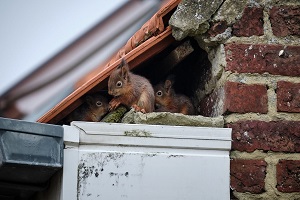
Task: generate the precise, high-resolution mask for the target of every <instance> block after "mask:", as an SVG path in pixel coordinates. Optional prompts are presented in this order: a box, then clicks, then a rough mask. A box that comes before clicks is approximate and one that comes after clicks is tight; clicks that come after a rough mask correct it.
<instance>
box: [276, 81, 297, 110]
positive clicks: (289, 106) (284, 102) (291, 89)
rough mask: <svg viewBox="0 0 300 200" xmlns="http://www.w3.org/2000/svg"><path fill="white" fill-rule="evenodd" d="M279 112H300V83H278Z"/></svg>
mask: <svg viewBox="0 0 300 200" xmlns="http://www.w3.org/2000/svg"><path fill="white" fill-rule="evenodd" d="M276 93H277V111H283V112H300V83H291V82H286V81H279V82H278V83H277V90H276Z"/></svg>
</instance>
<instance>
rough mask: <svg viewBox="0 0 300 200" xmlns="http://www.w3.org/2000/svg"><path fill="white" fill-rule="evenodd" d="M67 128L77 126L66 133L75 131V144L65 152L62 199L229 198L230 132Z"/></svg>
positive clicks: (128, 126) (82, 125) (155, 127)
mask: <svg viewBox="0 0 300 200" xmlns="http://www.w3.org/2000/svg"><path fill="white" fill-rule="evenodd" d="M72 126H73V127H77V130H75V129H69V130H72V131H74V132H77V133H75V134H74V135H75V136H74V135H73V136H74V137H78V138H79V139H78V142H79V144H78V147H76V145H73V147H72V148H71V147H67V148H71V149H65V165H64V174H63V176H64V178H63V184H64V188H63V194H64V195H63V199H64V200H66V199H78V200H96V199H97V200H98V199H104V200H107V199H116V200H117V199H130V200H141V199H143V200H154V199H155V200H160V199H161V200H176V199H178V200H184V199H187V200H193V199H195V200H196V199H197V200H199V199H201V200H202V199H204V200H205V199H208V200H213V199H216V200H219V199H229V197H230V195H229V189H230V186H229V151H230V148H231V129H223V128H203V127H176V126H161V125H137V124H107V123H86V122H73V123H72ZM73 127H72V128H73ZM70 134H71V133H70ZM133 135H137V136H133ZM73 136H70V137H73ZM70 137H69V136H68V137H66V138H70ZM71 140H72V141H73V142H72V144H74V141H77V140H76V139H75V138H73V139H71ZM75 143H76V142H75ZM76 148H78V149H76ZM76 150H77V151H78V152H77V154H76V153H75V152H74V151H76ZM67 157H69V158H67ZM75 179H76V180H75ZM74 181H76V187H75V184H74ZM67 183H71V185H72V186H71V185H70V186H68V185H67ZM75 188H76V190H75Z"/></svg>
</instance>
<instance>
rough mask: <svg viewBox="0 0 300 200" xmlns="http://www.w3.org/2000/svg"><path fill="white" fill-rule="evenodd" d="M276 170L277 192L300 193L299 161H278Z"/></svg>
mask: <svg viewBox="0 0 300 200" xmlns="http://www.w3.org/2000/svg"><path fill="white" fill-rule="evenodd" d="M276 168H277V173H276V174H277V190H279V191H280V192H300V160H280V161H279V163H278V164H277V167H276Z"/></svg>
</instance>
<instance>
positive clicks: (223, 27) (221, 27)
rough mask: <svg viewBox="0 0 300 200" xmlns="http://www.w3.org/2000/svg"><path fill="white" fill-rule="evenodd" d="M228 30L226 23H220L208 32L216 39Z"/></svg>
mask: <svg viewBox="0 0 300 200" xmlns="http://www.w3.org/2000/svg"><path fill="white" fill-rule="evenodd" d="M227 28H228V26H227V22H226V21H220V22H217V23H214V24H212V25H211V27H210V29H209V30H208V34H209V35H210V36H211V37H214V36H216V35H218V34H221V33H223V32H224V31H225V30H226V29H227Z"/></svg>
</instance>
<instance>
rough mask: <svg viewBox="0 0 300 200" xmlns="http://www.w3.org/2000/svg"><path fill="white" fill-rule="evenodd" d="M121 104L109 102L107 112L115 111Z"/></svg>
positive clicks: (115, 101)
mask: <svg viewBox="0 0 300 200" xmlns="http://www.w3.org/2000/svg"><path fill="white" fill-rule="evenodd" d="M120 104H121V102H119V101H117V100H115V99H112V100H111V101H110V102H109V108H108V109H109V110H110V111H111V110H115V109H116V108H117V107H118V106H119V105H120Z"/></svg>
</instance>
